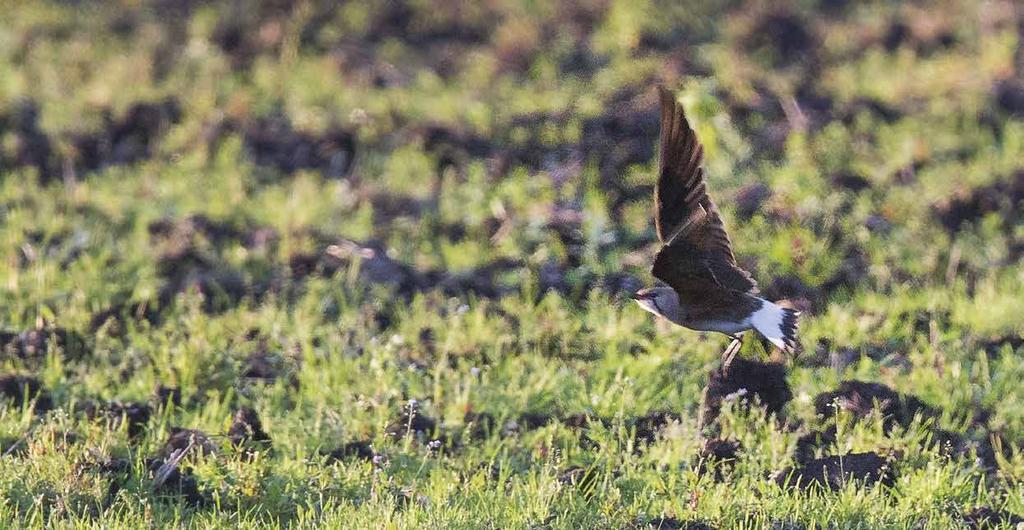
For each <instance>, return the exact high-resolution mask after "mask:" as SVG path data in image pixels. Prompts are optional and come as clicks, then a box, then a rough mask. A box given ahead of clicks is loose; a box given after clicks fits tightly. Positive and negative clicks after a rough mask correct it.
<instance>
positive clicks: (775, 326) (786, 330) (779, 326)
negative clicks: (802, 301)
mask: <svg viewBox="0 0 1024 530" xmlns="http://www.w3.org/2000/svg"><path fill="white" fill-rule="evenodd" d="M799 316H800V312H799V311H796V310H793V309H789V308H785V307H780V306H779V305H777V304H774V303H772V302H769V301H768V300H761V309H758V310H757V311H754V313H753V314H752V315H750V325H752V326H753V327H754V329H756V330H757V331H758V332H759V333H761V335H764V338H766V339H768V340H769V341H770V342H771V343H772V344H774V345H775V346H776V347H778V348H779V349H780V350H782V351H783V352H786V353H793V352H794V351H796V327H797V317H799Z"/></svg>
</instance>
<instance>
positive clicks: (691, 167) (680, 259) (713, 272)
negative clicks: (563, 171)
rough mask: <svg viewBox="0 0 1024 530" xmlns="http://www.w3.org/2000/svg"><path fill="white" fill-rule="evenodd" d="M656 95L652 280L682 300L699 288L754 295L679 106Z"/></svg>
mask: <svg viewBox="0 0 1024 530" xmlns="http://www.w3.org/2000/svg"><path fill="white" fill-rule="evenodd" d="M658 90H659V94H660V96H661V161H660V164H659V175H658V183H657V185H656V186H655V192H654V194H655V205H656V209H657V210H656V214H655V227H656V229H657V232H658V238H659V239H660V240H661V242H662V244H663V245H664V246H663V247H662V250H661V251H660V252H659V253H658V256H657V258H656V259H655V263H654V269H653V273H654V276H655V277H657V278H659V279H660V280H662V281H664V282H665V283H667V284H669V285H670V286H672V287H673V288H675V289H676V291H679V292H680V295H681V296H682V295H683V294H684V292H692V291H694V290H695V289H696V290H697V291H699V290H700V289H702V288H703V287H709V288H711V287H714V288H718V289H728V290H733V291H739V292H744V293H754V292H757V282H755V281H754V279H753V278H752V277H751V276H750V273H748V272H747V271H745V270H743V269H742V268H740V267H739V265H737V264H736V257H735V256H734V255H733V251H732V242H731V241H730V240H729V234H728V232H726V230H725V223H723V222H722V216H721V214H720V213H719V211H718V207H716V206H715V203H714V202H713V201H712V200H711V197H709V196H708V193H707V184H706V183H705V181H704V170H703V168H702V167H701V164H702V163H703V160H704V147H703V146H702V145H701V144H700V141H698V140H697V135H696V133H695V132H694V131H693V129H692V128H691V127H690V124H689V123H688V122H687V120H686V116H685V114H684V113H683V108H682V105H680V104H679V103H678V102H676V98H675V96H674V95H673V94H672V93H671V92H669V91H668V90H666V89H665V88H664V87H658Z"/></svg>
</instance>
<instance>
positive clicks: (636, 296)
mask: <svg viewBox="0 0 1024 530" xmlns="http://www.w3.org/2000/svg"><path fill="white" fill-rule="evenodd" d="M629 298H630V299H632V300H642V299H643V295H641V294H640V292H639V291H637V292H635V293H633V294H631V295H629Z"/></svg>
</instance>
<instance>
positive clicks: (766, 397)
mask: <svg viewBox="0 0 1024 530" xmlns="http://www.w3.org/2000/svg"><path fill="white" fill-rule="evenodd" d="M727 399H737V400H739V401H740V402H741V403H744V404H747V405H749V404H751V403H754V402H755V401H756V402H758V403H760V404H761V405H762V406H763V407H764V408H765V410H766V411H767V412H769V413H771V414H779V413H780V412H782V407H784V406H785V405H786V403H788V402H789V400H791V399H793V392H792V391H791V390H790V388H789V383H787V382H786V367H785V366H784V365H782V364H780V363H762V362H759V361H751V360H748V359H742V358H738V357H737V358H736V359H734V360H733V362H732V365H731V366H729V369H728V370H723V369H722V368H718V369H716V370H714V371H712V372H711V378H710V380H709V381H708V385H707V387H705V388H704V397H703V399H702V403H701V412H700V418H701V419H700V425H701V426H702V427H705V426H708V425H710V424H712V423H713V422H714V421H715V419H717V418H718V414H719V413H720V412H721V408H722V403H723V402H724V401H726V400H727Z"/></svg>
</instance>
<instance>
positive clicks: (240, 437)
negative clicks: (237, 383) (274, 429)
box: [228, 407, 271, 454]
mask: <svg viewBox="0 0 1024 530" xmlns="http://www.w3.org/2000/svg"><path fill="white" fill-rule="evenodd" d="M228 440H231V444H232V445H234V446H235V447H236V448H245V449H246V452H247V453H250V454H251V453H252V452H253V451H255V450H257V449H269V448H270V445H271V442H270V435H269V434H267V433H266V431H264V430H263V423H262V422H260V417H259V416H258V415H257V414H256V411H255V410H253V409H252V408H251V407H242V408H240V409H238V412H236V413H235V417H234V419H233V420H232V422H231V427H230V428H229V429H228Z"/></svg>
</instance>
